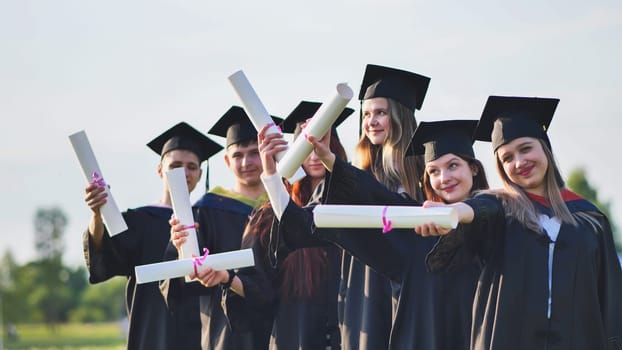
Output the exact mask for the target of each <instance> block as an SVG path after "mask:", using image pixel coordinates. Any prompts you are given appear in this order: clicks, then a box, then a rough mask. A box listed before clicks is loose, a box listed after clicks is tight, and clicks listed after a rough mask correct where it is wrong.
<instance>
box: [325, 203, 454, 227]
mask: <svg viewBox="0 0 622 350" xmlns="http://www.w3.org/2000/svg"><path fill="white" fill-rule="evenodd" d="M313 219H314V222H315V225H316V226H317V227H341V228H382V231H383V232H384V233H386V232H389V231H390V230H391V229H393V228H414V227H416V226H421V225H424V224H427V225H430V224H434V225H438V226H439V227H443V228H445V229H450V228H456V226H457V225H458V212H457V211H456V210H455V209H453V208H451V207H445V208H442V207H438V208H423V207H402V206H382V205H318V206H316V207H315V209H314V210H313ZM448 232H449V231H448Z"/></svg>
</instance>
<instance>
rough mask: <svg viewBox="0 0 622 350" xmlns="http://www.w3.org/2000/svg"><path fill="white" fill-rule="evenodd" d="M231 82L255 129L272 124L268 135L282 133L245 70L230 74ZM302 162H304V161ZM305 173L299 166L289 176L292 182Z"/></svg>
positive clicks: (281, 156)
mask: <svg viewBox="0 0 622 350" xmlns="http://www.w3.org/2000/svg"><path fill="white" fill-rule="evenodd" d="M229 82H230V83H231V86H233V89H234V90H235V92H236V94H237V95H238V97H239V98H240V101H242V105H243V106H244V109H245V110H246V114H248V117H249V118H250V120H251V122H252V123H253V126H255V129H257V131H259V130H261V128H263V127H264V126H265V125H268V124H272V125H271V126H270V127H269V128H268V130H267V131H266V135H270V134H274V133H281V130H280V129H279V128H278V127H277V126H276V125H274V121H273V120H272V117H270V114H269V113H268V111H267V110H266V107H265V106H264V105H263V103H262V102H261V100H260V99H259V96H258V95H257V93H256V92H255V90H254V89H253V87H252V85H251V83H250V82H249V81H248V79H247V78H246V75H245V74H244V72H243V71H241V70H239V71H237V72H235V73H233V74H232V75H231V76H229ZM284 153H285V152H279V153H277V154H276V156H275V157H276V160H277V162H278V161H280V160H281V159H282V158H283V156H284ZM300 164H302V162H301V163H300ZM300 164H299V165H300ZM305 175H306V174H305V172H304V170H303V169H302V167H299V168H297V169H295V172H292V174H291V176H288V179H289V180H290V182H292V183H293V182H296V181H298V180H299V179H301V178H303V177H304V176H305Z"/></svg>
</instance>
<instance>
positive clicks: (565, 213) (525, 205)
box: [493, 139, 593, 233]
mask: <svg viewBox="0 0 622 350" xmlns="http://www.w3.org/2000/svg"><path fill="white" fill-rule="evenodd" d="M538 141H539V142H540V145H541V146H542V149H543V150H544V154H545V155H546V159H547V161H548V166H547V169H546V172H545V174H544V197H545V199H546V201H547V202H548V203H549V204H550V206H551V209H552V210H553V215H554V216H555V217H557V218H558V219H559V220H560V221H561V222H563V223H568V224H571V225H573V226H577V225H578V221H577V218H576V217H575V216H573V214H572V213H570V210H569V209H568V207H567V206H566V203H565V202H564V200H563V198H562V194H561V190H562V189H563V188H564V187H565V184H564V182H563V180H562V178H561V176H560V175H559V174H560V172H559V168H558V167H557V164H556V162H555V158H554V157H553V153H552V152H551V149H550V148H549V147H548V146H547V144H546V142H545V141H544V140H542V139H538ZM495 158H496V163H497V173H498V174H499V176H500V177H501V182H502V183H503V189H502V190H496V191H493V193H494V194H495V195H496V196H497V197H498V198H499V199H500V200H501V202H502V203H503V207H504V209H505V215H506V216H508V217H513V218H514V219H516V221H518V222H522V223H523V224H524V225H525V226H527V228H528V229H530V230H532V231H535V232H540V233H541V232H542V228H541V226H540V223H539V221H538V214H537V212H536V208H535V206H534V205H533V202H532V201H531V200H530V199H529V197H528V196H527V193H526V192H525V190H523V189H522V188H521V187H520V186H518V185H517V184H515V183H513V182H512V181H511V180H510V178H509V177H508V176H507V174H506V173H505V171H504V170H503V164H502V162H501V160H500V159H499V156H498V154H497V152H495ZM577 216H582V215H580V214H577ZM592 222H593V221H592Z"/></svg>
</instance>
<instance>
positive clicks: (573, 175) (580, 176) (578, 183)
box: [566, 168, 622, 251]
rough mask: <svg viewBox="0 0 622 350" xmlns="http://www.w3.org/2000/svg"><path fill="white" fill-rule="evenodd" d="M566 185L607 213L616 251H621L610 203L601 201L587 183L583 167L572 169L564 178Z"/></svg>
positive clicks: (620, 242) (621, 242)
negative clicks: (566, 177) (565, 178)
mask: <svg viewBox="0 0 622 350" xmlns="http://www.w3.org/2000/svg"><path fill="white" fill-rule="evenodd" d="M566 185H567V186H568V188H570V189H571V190H572V191H574V192H576V193H577V194H579V195H580V196H582V197H583V198H585V199H587V200H588V201H590V202H592V203H594V205H596V206H597V207H598V209H600V210H601V211H602V212H603V213H604V214H605V215H607V218H609V224H610V225H611V230H612V231H613V236H614V238H615V239H616V248H617V250H618V251H622V239H621V238H620V237H619V236H618V230H617V226H616V223H615V222H614V221H613V217H612V216H611V203H609V202H603V201H601V200H600V199H599V198H598V191H597V190H596V188H594V187H592V185H591V184H590V183H589V181H588V179H587V175H586V173H585V169H583V168H577V169H574V170H572V171H571V172H570V175H569V176H568V179H567V180H566Z"/></svg>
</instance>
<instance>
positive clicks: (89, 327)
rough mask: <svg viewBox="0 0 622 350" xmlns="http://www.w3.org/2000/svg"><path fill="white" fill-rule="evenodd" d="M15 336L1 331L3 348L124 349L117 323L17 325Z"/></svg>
mask: <svg viewBox="0 0 622 350" xmlns="http://www.w3.org/2000/svg"><path fill="white" fill-rule="evenodd" d="M17 334H18V336H19V339H18V340H17V341H11V340H8V339H7V334H6V329H4V330H3V342H4V348H5V349H6V350H11V349H41V350H43V349H45V350H51V349H68V350H69V349H71V350H78V349H80V350H121V349H125V335H124V334H123V332H122V330H121V328H120V326H119V323H116V322H111V323H93V324H77V323H70V324H61V325H58V326H57V327H56V329H54V330H52V329H49V328H48V327H47V326H46V325H43V324H34V325H33V324H23V325H17Z"/></svg>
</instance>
